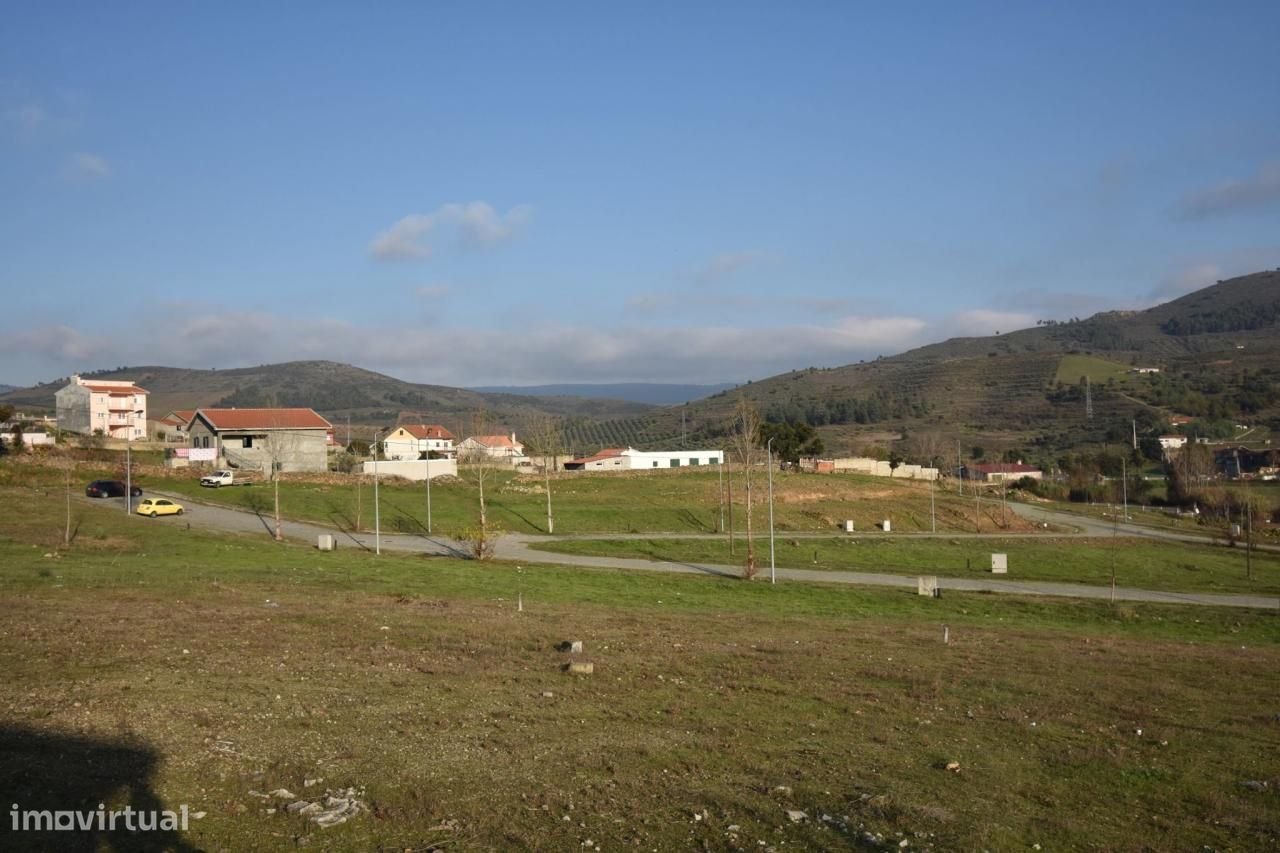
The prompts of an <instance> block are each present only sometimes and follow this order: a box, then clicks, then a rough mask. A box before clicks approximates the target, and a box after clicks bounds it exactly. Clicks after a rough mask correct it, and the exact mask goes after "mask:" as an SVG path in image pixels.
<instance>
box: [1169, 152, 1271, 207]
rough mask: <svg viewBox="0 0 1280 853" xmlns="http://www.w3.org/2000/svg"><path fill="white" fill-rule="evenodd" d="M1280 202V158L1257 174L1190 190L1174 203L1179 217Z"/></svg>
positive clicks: (1267, 164)
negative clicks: (1193, 190)
mask: <svg viewBox="0 0 1280 853" xmlns="http://www.w3.org/2000/svg"><path fill="white" fill-rule="evenodd" d="M1278 202H1280V160H1276V161H1272V162H1270V163H1264V164H1263V165H1262V166H1261V167H1260V168H1259V169H1258V173H1257V174H1256V175H1251V176H1250V177H1247V178H1241V179H1237V180H1230V181H1223V182H1222V183H1220V184H1217V185H1216V186H1212V187H1208V188H1206V189H1202V190H1199V191H1197V192H1193V193H1190V194H1188V195H1186V196H1183V198H1182V199H1181V200H1180V201H1179V202H1178V203H1177V205H1175V206H1174V214H1175V216H1177V218H1179V219H1203V218H1205V217H1208V216H1216V215H1219V214H1228V213H1237V212H1240V211H1245V210H1254V209H1257V208H1261V207H1267V206H1268V205H1272V204H1275V203H1278Z"/></svg>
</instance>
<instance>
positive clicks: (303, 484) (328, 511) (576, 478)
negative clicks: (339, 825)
mask: <svg viewBox="0 0 1280 853" xmlns="http://www.w3.org/2000/svg"><path fill="white" fill-rule="evenodd" d="M101 473H102V474H106V473H109V470H108V469H102V470H101ZM96 475H97V472H95V470H93V469H90V468H85V469H82V470H80V471H78V472H77V477H78V480H77V482H80V481H86V482H87V481H88V480H89V479H92V478H93V476H96ZM30 476H35V477H44V478H45V479H46V480H47V479H49V478H50V477H52V476H54V474H53V473H51V472H50V471H41V470H33V471H32V473H31V474H30ZM726 476H727V475H726ZM137 479H138V481H139V482H141V483H142V485H143V487H144V488H145V489H148V490H150V489H161V490H166V491H171V492H176V493H178V494H183V495H188V496H190V497H192V498H196V499H199V500H202V501H206V502H210V503H216V504H222V505H226V506H231V507H238V508H246V509H255V510H262V509H265V508H267V507H268V506H270V505H271V501H272V494H271V489H270V487H269V486H268V485H266V484H262V485H250V486H234V487H229V488H223V489H206V488H201V486H200V484H199V482H198V481H197V479H196V478H195V477H194V475H178V474H175V473H173V472H168V471H166V470H165V469H162V468H151V469H148V470H146V471H145V472H142V473H140V474H139V475H138V476H137ZM755 489H756V493H755V500H756V503H755V506H756V513H757V517H760V516H759V514H760V513H763V512H765V509H764V506H765V503H764V501H765V480H764V477H763V473H761V476H759V477H757V478H755ZM551 491H552V507H553V512H554V515H555V532H556V533H557V534H574V533H641V532H655V533H656V532H668V533H711V532H714V531H715V530H716V529H717V527H718V525H719V523H720V478H719V475H718V474H717V472H715V471H708V470H702V471H693V470H677V471H662V472H654V473H651V472H644V473H639V474H561V475H558V476H556V477H554V478H553V479H552V481H551ZM726 493H727V489H726ZM280 495H281V498H280V504H281V512H282V514H284V515H285V516H287V517H289V518H296V519H299V520H305V521H318V522H325V523H330V524H335V525H337V526H339V527H341V528H343V529H353V528H355V527H356V526H357V523H358V524H359V527H360V528H361V529H372V527H373V482H372V478H370V477H364V478H359V477H356V476H353V475H343V474H333V475H327V476H324V477H309V476H305V475H298V476H295V477H288V476H286V477H285V478H282V481H281V485H280ZM379 495H380V500H379V502H380V505H381V512H382V523H383V524H384V525H387V527H388V528H389V529H393V530H401V531H404V532H412V531H420V530H423V529H424V528H425V524H426V486H425V484H421V483H419V484H410V483H406V482H405V481H403V480H388V479H385V478H384V479H383V480H382V481H381V484H380V487H379ZM486 499H487V505H488V510H489V514H490V519H491V521H496V523H497V524H499V525H500V526H501V527H502V529H504V530H507V531H511V532H516V533H546V532H547V530H546V528H547V524H546V520H547V498H546V490H545V488H544V485H543V481H542V478H541V477H538V476H531V475H520V476H517V475H514V474H511V473H509V472H508V473H502V474H499V475H495V477H494V480H493V482H491V483H490V484H489V486H488V487H487V488H486ZM774 499H775V513H776V521H777V527H778V529H779V530H795V531H822V530H834V529H836V528H837V527H838V526H839V525H840V524H841V523H842V522H844V521H845V520H846V519H852V520H853V521H854V523H855V525H856V526H858V527H859V528H861V529H868V528H870V527H872V526H873V525H876V524H878V523H879V522H881V521H882V520H884V519H886V518H887V519H890V520H891V521H892V525H893V528H894V529H895V530H901V531H911V530H928V529H930V527H931V517H930V507H929V486H928V484H927V483H922V482H912V481H907V480H893V479H889V478H885V477H868V476H861V475H854V474H839V475H828V476H815V475H811V474H795V473H780V474H775V476H774ZM733 500H734V507H733V509H732V516H733V518H732V521H733V523H734V525H735V528H736V529H741V528H742V525H743V513H744V503H743V495H742V488H741V479H740V478H735V483H734V494H733ZM935 503H936V513H937V520H938V529H939V530H942V531H945V530H958V531H968V532H973V531H976V530H982V531H984V532H993V531H1000V530H1008V531H1011V532H1017V531H1031V530H1034V529H1035V528H1033V527H1032V526H1031V525H1029V524H1028V523H1026V522H1024V521H1022V520H1021V519H1019V518H1017V517H1016V516H1014V514H1013V513H1012V512H1005V511H1003V510H1002V509H1001V506H1000V503H999V500H998V496H996V495H989V496H987V497H986V498H984V499H983V500H981V501H980V502H975V501H974V499H973V497H972V496H971V495H967V496H965V497H964V498H960V497H959V496H957V495H956V494H955V493H954V492H943V491H938V492H937V493H936V495H935ZM477 506H478V502H477V492H476V487H475V485H474V484H473V483H471V482H468V481H466V480H465V479H460V480H451V481H447V482H445V481H437V482H435V483H433V485H432V487H431V516H432V529H433V530H435V531H445V532H448V531H454V530H458V529H460V528H463V527H467V526H471V525H474V524H475V523H476V518H477ZM729 516H730V511H729V509H728V508H726V513H725V518H726V525H727V524H728V522H729V521H730V518H729Z"/></svg>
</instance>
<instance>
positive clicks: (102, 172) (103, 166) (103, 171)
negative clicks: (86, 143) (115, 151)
mask: <svg viewBox="0 0 1280 853" xmlns="http://www.w3.org/2000/svg"><path fill="white" fill-rule="evenodd" d="M66 175H67V177H69V178H87V179H90V180H102V179H104V178H109V177H111V166H110V165H108V164H107V161H106V160H104V159H103V158H102V157H99V156H98V155H97V154H88V153H86V152H83V151H82V152H80V153H79V154H73V155H72V156H71V158H70V159H69V160H68V161H67V166H66Z"/></svg>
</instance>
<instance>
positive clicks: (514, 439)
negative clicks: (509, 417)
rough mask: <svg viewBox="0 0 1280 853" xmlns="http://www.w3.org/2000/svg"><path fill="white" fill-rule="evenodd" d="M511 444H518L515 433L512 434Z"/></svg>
mask: <svg viewBox="0 0 1280 853" xmlns="http://www.w3.org/2000/svg"><path fill="white" fill-rule="evenodd" d="M511 443H512V444H515V443H516V434H515V433H514V432H513V433H511Z"/></svg>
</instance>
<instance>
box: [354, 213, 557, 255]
mask: <svg viewBox="0 0 1280 853" xmlns="http://www.w3.org/2000/svg"><path fill="white" fill-rule="evenodd" d="M532 217H533V209H532V208H531V207H529V206H527V205H517V206H516V207H513V208H511V209H510V210H508V211H507V212H506V214H505V215H499V214H498V212H497V211H495V210H494V209H493V207H491V206H490V205H488V204H486V203H485V202H483V201H473V202H468V203H467V204H452V203H451V204H445V205H441V206H440V207H438V208H436V209H435V210H433V211H431V212H430V213H414V214H410V215H409V216H405V217H403V218H402V219H400V220H399V221H397V222H396V223H395V224H394V225H392V226H391V227H390V228H388V229H387V230H386V231H383V232H382V233H381V234H378V235H377V236H376V237H374V238H373V240H372V242H370V244H369V253H370V254H371V255H373V257H374V258H375V259H377V260H380V261H391V260H415V259H417V260H420V259H423V258H427V257H430V256H431V254H432V253H434V252H435V249H436V246H435V245H434V243H433V242H432V240H431V238H433V237H435V236H438V235H441V234H443V236H444V241H445V242H449V243H452V244H454V245H464V246H492V245H495V244H497V243H501V242H504V241H506V240H509V239H511V238H512V237H514V236H515V235H516V234H517V233H518V232H519V230H520V229H521V228H523V227H524V226H525V225H526V224H528V222H529V220H530V219H531V218H532Z"/></svg>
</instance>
